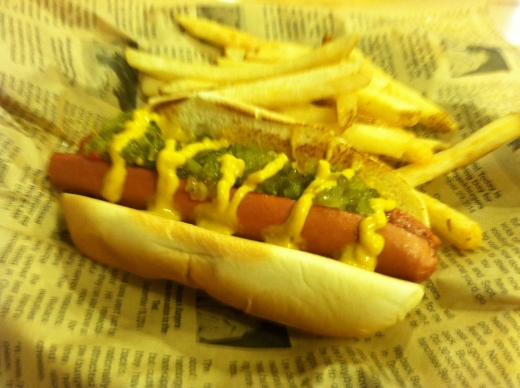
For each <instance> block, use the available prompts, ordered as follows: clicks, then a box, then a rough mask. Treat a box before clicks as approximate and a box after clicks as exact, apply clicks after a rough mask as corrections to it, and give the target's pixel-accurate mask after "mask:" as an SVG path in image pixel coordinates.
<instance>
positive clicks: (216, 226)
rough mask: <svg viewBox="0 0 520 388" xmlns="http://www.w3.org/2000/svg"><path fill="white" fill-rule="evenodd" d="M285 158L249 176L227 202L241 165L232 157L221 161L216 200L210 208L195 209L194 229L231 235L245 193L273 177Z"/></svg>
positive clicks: (242, 163)
mask: <svg viewBox="0 0 520 388" xmlns="http://www.w3.org/2000/svg"><path fill="white" fill-rule="evenodd" d="M288 160H289V159H288V157H287V155H285V154H279V155H278V156H277V157H276V158H275V159H274V160H272V161H271V162H269V163H267V164H266V165H265V166H264V168H262V169H261V170H259V171H256V172H254V173H251V174H249V175H248V177H247V178H246V181H245V182H244V183H243V185H242V186H240V188H238V189H237V190H236V191H235V194H234V195H233V198H232V199H231V200H230V191H231V188H232V187H233V185H234V184H235V182H236V179H237V178H238V177H239V176H242V174H243V170H244V162H243V161H242V160H241V159H237V158H235V157H234V156H232V155H229V154H226V155H223V156H222V157H221V167H220V171H221V179H220V180H219V182H218V184H217V197H216V198H215V199H214V200H213V201H212V202H211V203H209V204H202V205H199V206H197V208H196V210H195V218H196V223H197V225H199V226H201V227H203V228H207V229H211V230H214V231H217V232H220V233H224V234H228V235H231V234H233V233H235V232H236V230H237V227H238V219H237V210H238V206H239V205H240V202H242V200H243V199H244V197H245V196H246V194H247V193H249V192H251V191H253V190H254V189H255V188H256V186H258V185H259V184H260V183H262V182H263V181H265V180H266V179H268V178H270V177H272V176H274V175H275V174H276V173H277V172H278V171H280V170H281V169H282V168H283V166H284V165H285V163H287V161H288Z"/></svg>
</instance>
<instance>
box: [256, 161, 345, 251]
mask: <svg viewBox="0 0 520 388" xmlns="http://www.w3.org/2000/svg"><path fill="white" fill-rule="evenodd" d="M340 175H344V176H345V177H347V178H348V179H350V178H352V176H353V175H354V171H353V170H351V169H346V170H344V171H342V172H339V173H332V172H331V171H330V163H329V162H327V161H326V160H320V162H319V164H318V170H317V172H316V177H315V179H314V180H313V181H312V182H311V184H310V185H309V186H308V187H307V188H306V189H305V191H304V192H303V194H302V195H301V197H300V198H299V199H298V200H297V201H296V203H295V204H294V206H293V208H292V210H291V214H290V215H289V217H288V218H287V220H286V221H285V222H284V223H283V224H281V225H273V226H271V227H269V228H267V230H266V231H265V232H264V239H265V241H266V242H268V243H271V244H276V245H280V246H283V247H286V248H291V249H301V248H302V245H303V244H304V241H303V239H302V238H301V232H302V230H303V227H304V225H305V220H306V219H307V216H308V214H309V211H310V209H311V207H312V201H313V199H314V197H315V196H316V194H318V193H319V192H320V191H322V190H324V189H326V188H330V187H333V186H336V185H337V180H338V178H339V176H340Z"/></svg>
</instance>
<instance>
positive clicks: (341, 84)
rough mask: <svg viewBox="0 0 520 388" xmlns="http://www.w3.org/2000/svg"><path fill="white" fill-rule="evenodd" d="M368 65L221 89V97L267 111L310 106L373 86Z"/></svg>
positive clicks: (343, 65) (341, 66) (350, 65)
mask: <svg viewBox="0 0 520 388" xmlns="http://www.w3.org/2000/svg"><path fill="white" fill-rule="evenodd" d="M370 78H371V72H370V70H369V68H368V67H366V66H364V63H353V62H347V61H344V62H340V63H338V64H335V65H330V66H323V67H319V68H316V69H311V70H307V71H303V72H299V73H295V74H288V75H284V76H280V77H275V78H270V79H267V80H260V81H252V82H248V83H243V84H235V85H231V86H228V87H224V88H221V89H218V90H217V91H216V92H218V93H219V94H220V95H222V96H224V97H228V98H232V99H235V100H240V101H244V102H248V103H251V104H255V105H258V106H261V107H264V108H272V109H276V108H277V107H281V106H286V105H294V104H301V103H307V102H311V101H316V100H320V99H325V98H329V97H333V96H337V95H339V94H343V93H350V92H353V91H355V90H357V89H359V88H362V87H364V86H366V85H367V84H368V83H369V82H370Z"/></svg>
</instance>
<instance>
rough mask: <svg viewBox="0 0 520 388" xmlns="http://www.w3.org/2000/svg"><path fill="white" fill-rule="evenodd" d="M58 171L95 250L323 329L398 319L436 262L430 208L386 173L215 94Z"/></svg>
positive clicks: (97, 140)
mask: <svg viewBox="0 0 520 388" xmlns="http://www.w3.org/2000/svg"><path fill="white" fill-rule="evenodd" d="M49 176H50V178H51V181H52V182H53V183H54V185H55V186H57V187H58V188H60V189H62V190H63V191H65V192H67V193H72V194H63V196H62V204H63V209H64V214H65V219H66V221H67V225H68V227H69V229H70V233H71V236H72V239H73V241H74V243H75V245H76V246H77V247H78V249H79V250H80V251H81V252H83V253H84V254H85V255H87V256H89V257H91V258H93V259H95V260H98V261H100V262H103V263H106V264H109V265H112V266H115V267H118V268H122V269H125V270H128V271H130V272H133V273H135V274H138V275H141V276H144V277H148V278H165V279H170V280H174V281H176V282H179V283H181V284H184V285H187V286H190V287H194V288H201V289H204V290H205V291H206V292H207V293H208V294H210V295H211V296H213V297H215V298H216V299H219V300H220V301H222V302H225V303H227V304H229V305H231V306H234V307H236V308H240V309H242V310H244V311H246V312H248V313H250V314H252V315H255V316H258V317H261V318H265V319H269V320H273V321H277V322H280V323H283V324H286V325H289V326H292V327H296V328H299V329H303V330H306V331H310V332H313V333H318V334H322V335H327V336H365V335H370V334H372V333H374V332H377V331H379V330H383V329H385V328H387V327H389V326H391V325H393V324H395V323H396V322H398V321H400V320H402V319H403V318H404V317H405V315H406V314H407V312H408V311H410V310H411V309H412V308H413V307H414V306H416V305H417V304H418V303H419V301H420V300H421V299H422V296H423V290H422V287H421V285H419V284H417V283H419V282H421V281H423V280H425V279H427V278H428V277H429V276H430V275H431V273H432V272H433V271H434V270H435V268H436V265H437V256H436V252H435V251H436V248H437V247H438V246H439V244H440V241H439V240H438V238H437V237H436V236H435V235H433V233H432V232H431V231H430V229H429V228H428V227H427V224H428V218H427V215H426V211H425V208H424V205H423V204H422V201H421V199H420V198H419V197H418V195H417V194H416V192H415V191H414V190H413V189H412V188H411V187H410V186H409V185H408V184H407V183H406V182H405V181H404V180H403V179H402V178H400V176H399V175H397V174H395V173H394V172H393V171H392V170H391V169H390V168H388V167H386V166H385V165H384V164H382V163H381V162H379V161H377V160H375V159H372V158H371V157H369V156H367V155H365V154H362V153H359V152H357V151H355V150H354V149H352V148H351V147H350V146H349V145H348V144H346V143H345V142H343V141H341V140H339V139H338V138H336V137H334V135H333V134H332V133H331V132H330V131H328V130H327V128H326V127H319V126H316V125H309V124H300V123H297V122H293V121H291V120H288V119H286V118H284V117H282V116H277V115H275V114H272V113H270V112H267V111H264V110H261V109H258V108H255V107H250V106H248V105H243V104H240V103H237V102H236V101H229V100H225V99H222V98H221V97H219V96H216V95H213V94H211V93H200V94H198V95H195V96H192V97H190V98H186V99H181V100H175V101H169V100H165V101H159V102H157V103H156V104H155V105H154V106H148V107H145V108H143V109H139V110H137V111H135V112H133V113H131V114H128V115H127V116H123V118H121V119H120V120H119V121H116V122H115V123H112V124H109V125H106V126H105V128H104V129H103V130H102V131H100V132H98V133H96V134H94V135H93V136H92V137H91V138H89V139H87V140H86V141H85V142H84V143H83V145H82V146H81V148H80V154H79V155H65V154H55V155H54V156H53V157H52V158H51V162H50V166H49ZM78 194H80V195H78ZM89 197H93V198H89ZM94 198H97V199H94ZM100 199H104V201H102V200H100ZM121 205H124V206H121ZM131 208H134V209H131ZM136 209H137V210H136ZM143 210H145V211H143ZM255 240H256V241H255ZM266 242H267V243H266ZM374 270H375V272H374Z"/></svg>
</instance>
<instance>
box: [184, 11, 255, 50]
mask: <svg viewBox="0 0 520 388" xmlns="http://www.w3.org/2000/svg"><path fill="white" fill-rule="evenodd" d="M175 21H176V22H177V23H179V25H180V26H181V27H182V28H184V30H186V32H188V33H189V34H190V35H191V36H194V37H196V38H198V39H201V40H204V41H206V42H209V43H211V44H213V45H215V46H218V47H236V48H239V49H243V50H251V49H254V48H256V47H259V46H261V45H262V44H264V42H265V41H264V40H263V39H258V38H255V37H254V36H252V35H249V34H247V33H244V32H242V31H240V30H237V29H236V28H233V27H229V26H226V25H224V24H220V23H217V22H214V21H212V20H209V19H204V18H195V17H191V16H187V15H180V14H177V15H175Z"/></svg>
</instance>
